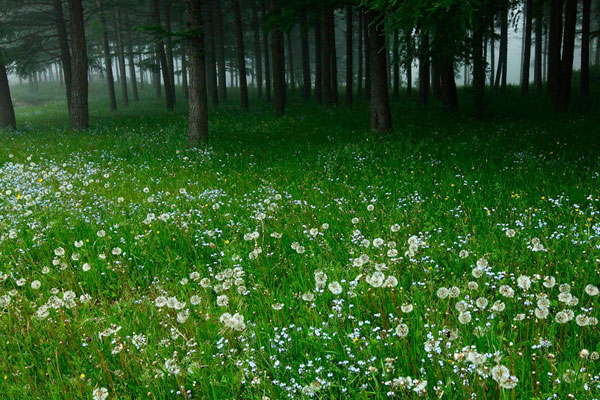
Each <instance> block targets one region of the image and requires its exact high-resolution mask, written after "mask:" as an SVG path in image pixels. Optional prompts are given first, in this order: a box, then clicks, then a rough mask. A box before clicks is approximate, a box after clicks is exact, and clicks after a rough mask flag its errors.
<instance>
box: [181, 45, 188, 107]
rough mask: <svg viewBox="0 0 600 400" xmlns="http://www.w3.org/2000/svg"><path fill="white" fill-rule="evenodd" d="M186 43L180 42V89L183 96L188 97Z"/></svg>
mask: <svg viewBox="0 0 600 400" xmlns="http://www.w3.org/2000/svg"><path fill="white" fill-rule="evenodd" d="M186 53H187V45H186V44H185V43H182V44H181V89H183V98H184V99H186V100H187V99H189V98H190V90H189V87H188V67H187V54H186Z"/></svg>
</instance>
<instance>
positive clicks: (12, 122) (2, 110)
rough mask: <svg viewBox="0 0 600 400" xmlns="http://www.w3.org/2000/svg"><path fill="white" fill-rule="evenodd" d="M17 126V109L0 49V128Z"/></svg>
mask: <svg viewBox="0 0 600 400" xmlns="http://www.w3.org/2000/svg"><path fill="white" fill-rule="evenodd" d="M16 127H17V122H16V119H15V109H14V107H13V103H12V98H11V97H10V86H9V85H8V75H7V73H6V66H5V65H4V60H3V57H2V53H1V51H0V128H8V129H15V128H16Z"/></svg>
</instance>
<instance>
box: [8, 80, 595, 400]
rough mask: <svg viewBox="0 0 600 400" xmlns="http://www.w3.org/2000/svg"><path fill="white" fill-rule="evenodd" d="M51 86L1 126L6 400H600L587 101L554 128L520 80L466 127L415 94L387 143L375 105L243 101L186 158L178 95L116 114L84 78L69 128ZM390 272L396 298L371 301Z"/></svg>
mask: <svg viewBox="0 0 600 400" xmlns="http://www.w3.org/2000/svg"><path fill="white" fill-rule="evenodd" d="M58 90H59V89H58V88H55V87H51V86H45V85H42V87H41V88H40V91H41V94H39V95H35V96H32V95H30V94H28V93H27V88H26V87H25V86H23V87H16V88H14V89H13V95H14V97H15V98H16V99H17V103H19V104H30V105H22V106H20V107H17V110H16V113H17V119H18V124H19V126H20V129H19V130H18V131H17V132H3V133H0V273H1V274H0V310H1V311H2V312H1V313H0V343H1V344H0V360H1V361H0V393H1V394H2V396H1V397H2V398H3V399H31V398H39V399H91V398H93V392H94V390H95V389H96V390H97V392H96V396H95V397H96V398H99V399H101V398H103V396H102V395H101V393H100V392H99V389H100V388H105V389H106V391H107V392H108V397H107V398H108V399H142V398H144V399H145V398H149V399H170V398H195V399H205V398H206V399H209V398H210V399H267V398H269V399H283V398H303V397H304V398H309V397H314V398H321V399H338V398H352V399H355V398H356V399H375V398H377V399H379V398H381V399H383V398H399V399H400V398H401V399H404V398H416V397H421V398H432V399H433V398H444V399H466V398H478V399H498V398H500V399H520V398H523V399H525V398H537V399H545V398H549V397H551V396H552V395H553V394H556V396H558V397H557V398H561V399H562V398H568V397H567V396H568V395H572V396H574V397H573V398H577V399H588V398H589V399H592V398H599V397H600V360H597V359H595V358H597V356H598V353H597V352H598V351H600V341H599V340H598V339H599V338H600V334H599V331H598V325H597V324H595V322H596V321H597V320H595V319H594V318H598V317H599V315H598V296H591V295H589V294H588V293H586V286H587V285H595V286H598V285H599V284H600V278H599V271H600V268H599V265H598V264H599V262H600V254H599V248H600V240H599V235H600V221H599V220H598V215H599V212H598V210H599V206H598V202H599V201H600V190H599V179H600V164H599V158H598V154H599V152H598V150H599V145H598V137H599V134H600V115H598V113H594V112H593V110H594V109H597V106H598V104H597V102H594V101H586V100H585V99H580V98H576V99H575V110H576V111H573V112H571V113H569V114H559V113H555V112H553V111H552V108H551V106H550V105H549V104H548V102H547V101H546V100H545V99H544V98H541V97H535V96H531V97H530V98H522V97H521V96H520V95H519V92H518V90H517V89H510V90H509V91H508V92H507V93H505V94H496V93H491V92H490V93H489V96H488V99H489V100H488V101H489V104H488V105H487V112H486V117H485V118H484V119H475V118H474V117H472V114H473V113H472V112H471V108H470V104H471V99H470V93H469V92H468V91H464V92H461V106H462V107H463V111H462V112H461V114H459V115H448V114H446V113H444V112H443V110H442V109H441V107H440V106H439V105H437V104H434V105H432V106H431V107H429V108H427V109H424V108H419V107H417V106H416V104H415V100H414V99H408V98H403V99H401V100H399V101H397V102H394V103H393V105H392V107H393V118H394V125H395V131H394V133H393V134H391V135H387V136H376V135H372V134H370V133H369V132H368V130H367V127H368V105H367V104H366V103H365V102H358V103H357V104H355V105H353V106H351V107H348V106H344V105H340V106H339V107H335V108H331V109H325V108H322V107H319V106H316V105H314V104H305V103H303V102H302V101H301V100H300V99H298V98H296V97H295V96H291V101H290V104H289V105H288V107H287V114H286V116H285V117H282V118H277V117H275V115H274V114H273V112H272V110H271V107H270V106H269V105H268V104H265V103H262V102H257V101H253V102H252V104H251V111H250V112H247V113H244V112H241V111H240V109H239V107H238V104H237V101H236V99H235V93H233V91H231V92H232V93H230V94H231V95H232V97H233V98H232V99H230V100H229V101H228V102H226V103H225V104H223V105H221V106H219V108H217V109H211V112H210V138H211V142H210V145H209V146H208V147H207V148H203V149H196V150H191V149H188V148H187V147H186V137H185V136H186V126H187V122H186V115H185V108H186V106H185V104H184V101H183V99H182V97H181V96H180V97H179V100H178V104H177V108H176V111H175V112H174V113H172V114H167V113H166V112H165V111H164V105H163V103H162V102H161V101H160V100H158V99H155V98H153V96H152V93H150V89H148V92H147V93H144V95H143V99H142V101H141V102H140V103H139V104H132V105H130V107H129V108H127V109H126V108H123V107H121V106H120V104H119V106H120V108H119V111H118V112H116V113H110V112H109V111H108V106H107V102H106V101H105V100H104V96H105V90H104V88H103V87H102V86H97V85H92V88H91V110H90V115H91V125H92V128H91V130H90V132H88V133H74V132H70V131H69V130H68V129H66V126H67V115H66V111H65V105H64V101H63V100H62V96H61V93H60V92H59V91H58ZM592 98H597V93H595V95H594V96H593V97H592ZM36 99H42V101H43V104H32V103H35V102H36ZM370 205H372V207H371V206H370ZM153 216H154V217H153ZM161 217H162V218H161ZM324 224H325V226H324ZM395 224H397V226H396V227H394V229H392V227H393V226H394V225H395ZM327 225H328V226H327ZM396 228H397V229H396ZM509 229H514V230H515V235H514V237H508V235H507V234H506V231H507V230H509ZM99 231H103V232H104V235H103V234H102V233H100V234H98V232H99ZM252 232H258V234H257V236H258V237H257V238H256V239H253V238H248V237H247V238H246V239H250V240H246V239H245V235H246V234H248V233H252ZM412 236H415V237H416V239H410V238H411V237H412ZM377 238H381V239H382V244H381V246H380V247H377V246H375V245H374V242H373V241H374V240H375V239H377ZM534 238H539V240H540V242H541V244H542V245H543V248H544V250H543V251H532V248H531V241H532V239H534ZM78 241H81V243H76V242H78ZM409 241H410V242H411V243H412V242H417V246H416V247H417V248H414V247H413V251H414V254H413V255H412V256H411V255H409V254H406V252H407V250H409V247H410V245H409ZM378 242H379V240H377V241H375V244H379V243H378ZM419 242H420V244H419ZM367 244H368V246H366V245H367ZM298 246H300V247H298ZM257 249H259V250H257ZM394 249H395V250H396V251H397V254H395V253H394V251H392V250H394ZM302 250H304V251H302ZM461 250H466V251H468V256H467V257H466V258H461V257H460V256H459V253H460V251H461ZM63 252H64V254H63ZM361 256H362V258H361ZM367 256H368V258H367ZM359 259H360V260H362V261H357V260H359ZM481 259H485V260H487V263H488V266H487V267H481V269H483V272H482V276H481V277H475V276H479V274H478V273H477V272H478V271H479V269H477V270H476V271H475V273H473V270H474V269H475V267H476V265H477V264H478V260H481ZM483 264H485V263H483V262H482V261H479V265H483ZM84 265H85V268H84ZM88 266H89V270H87V269H88ZM379 270H380V271H381V272H382V273H383V274H384V276H385V278H387V277H389V276H392V277H395V278H396V280H397V282H398V284H397V286H395V287H386V288H383V287H374V286H373V285H375V286H379V285H378V284H377V282H374V281H376V280H377V277H378V274H375V279H373V274H374V273H375V271H379ZM317 271H322V272H324V273H326V274H327V281H326V283H325V286H324V287H322V288H320V287H318V286H317V285H316V279H315V272H317ZM194 272H196V273H197V274H193V273H194ZM474 275H475V276H474ZM522 275H523V276H528V277H529V278H530V280H531V286H530V287H529V288H528V289H527V290H525V289H523V288H521V287H519V285H518V282H519V281H521V282H522V281H524V278H521V279H520V280H519V279H518V278H519V277H520V276H522ZM546 276H548V277H550V276H552V277H554V278H555V279H556V285H555V286H553V287H551V288H548V287H545V286H544V285H543V284H542V282H543V281H544V277H546ZM205 278H206V279H207V280H208V281H206V280H203V279H205ZM21 279H22V280H24V281H19V280H21ZM34 281H39V283H40V287H39V288H37V289H34V288H33V287H32V282H34ZM332 282H338V283H339V284H340V286H341V290H342V291H341V293H340V294H334V293H333V292H336V293H337V291H335V290H333V292H332V290H330V288H329V284H330V283H332ZM388 282H389V281H388ZM473 282H476V284H474V283H473ZM392 283H393V282H392ZM20 284H22V285H21V286H20ZM561 284H568V285H569V288H568V290H567V287H566V286H563V287H562V288H561V289H560V290H559V286H560V285H561ZM503 285H508V286H510V287H511V288H512V289H513V290H514V296H513V297H506V296H504V295H503V294H501V291H502V292H504V289H502V290H500V287H501V286H503ZM34 286H36V285H35V284H34ZM334 286H335V285H333V286H331V288H332V289H335V287H334ZM440 287H445V288H451V287H456V288H458V289H459V290H460V293H459V295H458V297H454V298H450V297H448V298H444V299H441V298H439V297H438V296H437V293H438V290H439V288H440ZM561 291H565V292H569V293H570V294H571V302H570V303H569V302H567V303H565V301H564V300H569V295H562V296H561V299H562V300H563V301H560V300H559V293H560V292H561ZM587 291H588V292H590V293H592V294H593V287H589V286H588V287H587ZM307 293H312V294H313V296H314V299H312V300H311V298H310V296H306V294H307ZM221 295H226V296H227V298H228V304H227V305H224V306H223V305H221V306H219V305H218V304H217V303H218V301H217V297H218V296H221ZM303 295H305V296H303ZM544 295H547V298H548V300H549V305H548V306H546V307H545V308H547V310H548V312H549V315H548V317H547V318H546V319H538V318H537V317H536V316H535V313H534V312H535V309H536V307H537V303H538V300H539V299H541V298H542V297H543V296H544ZM73 296H74V298H72V297H73ZM161 296H165V297H167V298H169V297H172V298H176V299H177V301H175V300H173V299H171V301H170V302H169V305H166V306H164V307H158V306H157V298H158V299H159V301H158V302H159V303H160V300H161V299H162V297H161ZM192 296H198V297H194V298H192ZM573 297H575V298H576V299H577V302H576V304H575V300H572V298H573ZM71 298H72V299H71ZM479 298H485V299H486V300H487V302H488V305H487V306H486V307H484V308H482V307H479V306H478V305H477V304H476V300H477V299H479ZM307 299H308V300H310V301H306V300H307ZM220 301H221V300H219V302H220ZM497 301H499V302H502V303H503V304H504V306H505V308H504V310H503V311H494V310H493V309H492V305H493V304H494V303H495V302H497ZM183 302H185V304H184V305H183V304H182V303H183ZM193 303H197V304H193ZM483 303H485V302H484V301H483V300H479V305H483ZM542 303H544V300H542V302H541V303H540V304H542ZM281 304H283V305H281ZM457 304H458V306H457ZM407 305H412V311H411V312H409V311H410V307H407ZM403 306H404V307H403ZM172 307H175V308H172ZM457 307H458V309H460V310H462V311H464V310H465V309H466V310H468V311H469V312H470V315H471V320H470V322H468V323H464V324H463V323H461V322H459V311H458V309H457ZM177 308H181V309H179V310H178V309H177ZM279 308H281V309H279ZM403 308H404V309H403ZM562 310H572V312H573V313H574V316H579V315H583V316H587V317H588V318H587V319H586V318H584V317H580V319H579V322H580V323H579V324H578V323H577V322H576V321H575V319H573V320H572V321H568V322H566V323H564V324H562V323H559V322H557V319H556V315H557V313H558V312H559V311H562ZM224 313H229V314H231V315H233V314H236V313H239V314H240V315H242V316H243V317H244V325H243V326H242V325H241V324H238V325H235V323H234V324H231V323H229V324H228V323H227V322H228V321H223V317H222V315H223V314H224ZM559 317H560V314H559ZM225 319H226V318H225ZM460 319H461V320H463V322H464V320H465V319H468V318H467V317H466V314H462V315H461V317H460ZM582 321H583V322H587V326H580V325H581V322H582ZM400 324H406V325H407V326H408V329H409V332H408V335H407V336H406V337H401V336H399V335H397V334H396V333H395V332H396V327H398V326H399V325H400ZM584 325H585V324H584ZM235 328H243V329H241V330H238V329H235ZM138 335H142V336H143V337H140V336H138ZM134 336H135V339H134ZM584 349H585V350H586V351H587V354H588V356H587V357H582V355H584V356H585V355H586V353H585V352H583V353H582V351H583V350H584ZM498 365H502V366H505V367H507V368H508V374H509V375H510V376H511V377H513V378H509V381H508V382H507V381H506V380H503V379H500V378H498V377H497V378H498V379H493V378H492V377H490V375H489V374H490V371H491V370H492V368H494V367H496V366H498ZM497 371H499V369H498V368H495V369H494V372H497ZM401 377H410V379H399V378H401ZM415 380H416V381H415ZM510 380H513V381H517V382H516V384H515V387H514V388H513V389H510V388H502V387H501V386H500V385H499V383H498V382H501V383H502V384H503V385H504V386H510ZM424 381H426V384H423V383H424Z"/></svg>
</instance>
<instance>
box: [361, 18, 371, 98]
mask: <svg viewBox="0 0 600 400" xmlns="http://www.w3.org/2000/svg"><path fill="white" fill-rule="evenodd" d="M363 17H364V21H363V26H364V32H363V36H364V38H363V40H364V46H365V96H366V97H367V99H368V98H370V96H371V56H370V47H371V46H369V18H368V16H367V13H366V11H363Z"/></svg>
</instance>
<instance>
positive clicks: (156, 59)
mask: <svg viewBox="0 0 600 400" xmlns="http://www.w3.org/2000/svg"><path fill="white" fill-rule="evenodd" d="M154 67H155V69H154V71H153V72H152V83H153V84H154V89H155V91H156V97H158V98H159V99H160V98H161V97H162V94H161V86H160V57H159V56H158V44H156V45H155V46H154Z"/></svg>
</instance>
